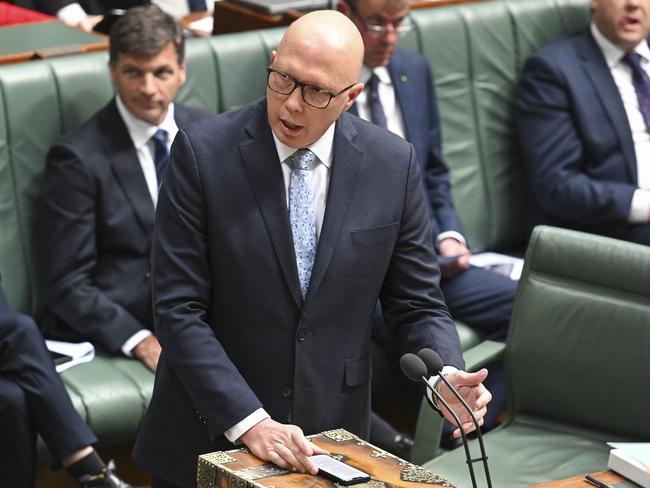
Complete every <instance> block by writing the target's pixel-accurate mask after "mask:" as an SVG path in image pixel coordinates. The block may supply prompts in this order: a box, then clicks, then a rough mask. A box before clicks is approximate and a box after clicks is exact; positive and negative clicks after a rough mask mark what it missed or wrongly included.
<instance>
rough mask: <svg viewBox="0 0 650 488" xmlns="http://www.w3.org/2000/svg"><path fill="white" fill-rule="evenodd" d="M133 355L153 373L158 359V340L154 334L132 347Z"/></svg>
mask: <svg viewBox="0 0 650 488" xmlns="http://www.w3.org/2000/svg"><path fill="white" fill-rule="evenodd" d="M133 355H134V356H135V357H136V358H138V359H139V360H140V361H142V362H143V363H144V365H145V366H146V367H147V368H149V369H150V370H151V371H153V372H154V373H155V372H156V368H157V367H158V360H159V359H160V342H158V339H156V336H153V335H150V336H148V337H147V338H146V339H143V340H142V341H141V342H140V343H139V344H138V345H137V346H135V347H134V348H133Z"/></svg>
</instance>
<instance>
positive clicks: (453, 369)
mask: <svg viewBox="0 0 650 488" xmlns="http://www.w3.org/2000/svg"><path fill="white" fill-rule="evenodd" d="M456 371H458V368H456V367H455V366H444V367H443V368H442V371H440V372H441V373H442V375H443V376H447V375H448V374H451V373H455V372H456ZM438 381H440V375H435V376H431V377H430V378H429V379H428V380H427V383H429V386H431V388H434V389H435V387H436V385H437V384H438ZM427 397H429V400H430V401H431V403H433V405H435V406H436V407H438V410H440V405H439V404H438V399H437V398H436V397H435V396H433V393H431V390H429V388H427Z"/></svg>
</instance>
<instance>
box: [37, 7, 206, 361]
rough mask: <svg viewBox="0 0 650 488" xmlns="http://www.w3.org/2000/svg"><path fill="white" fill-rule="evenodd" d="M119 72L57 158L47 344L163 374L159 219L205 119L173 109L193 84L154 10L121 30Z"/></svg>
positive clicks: (55, 151) (44, 237) (50, 206)
mask: <svg viewBox="0 0 650 488" xmlns="http://www.w3.org/2000/svg"><path fill="white" fill-rule="evenodd" d="M109 67H110V71H111V79H112V81H113V84H114V86H115V89H116V94H115V97H114V98H113V99H112V100H111V101H110V102H109V103H108V105H106V106H105V107H104V108H102V109H101V110H100V111H99V112H97V113H96V114H95V115H94V116H93V117H92V118H91V119H90V120H88V121H87V122H86V123H85V124H83V125H82V126H81V127H79V128H77V129H74V130H73V131H71V132H70V133H68V134H66V135H65V136H63V137H62V138H61V139H59V140H58V141H57V142H56V143H55V144H54V145H53V146H52V148H51V149H50V151H49V153H48V155H47V165H46V170H45V174H44V180H43V187H42V209H41V214H40V216H39V223H40V239H39V245H40V254H41V257H42V259H41V271H42V285H43V287H44V296H45V308H46V310H45V317H44V320H43V322H42V328H43V332H44V335H45V336H46V337H52V338H60V339H64V340H88V341H90V342H92V343H93V344H94V345H95V346H96V347H100V348H102V349H104V350H107V351H109V352H110V353H113V354H125V355H127V356H134V357H136V358H138V359H139V360H141V361H142V362H143V363H144V364H145V365H146V366H147V367H148V368H149V369H151V370H152V371H153V370H155V369H156V364H157V362H158V357H159V355H160V345H159V343H158V340H157V339H156V337H155V336H154V335H153V334H152V332H151V330H152V329H153V317H152V310H151V308H152V307H151V292H150V283H149V281H150V264H149V251H150V248H151V236H152V232H153V222H154V211H155V207H156V202H157V199H158V191H159V188H160V185H161V184H162V182H163V178H164V176H165V173H166V171H167V168H168V165H169V147H170V145H171V142H172V140H173V139H174V136H175V135H176V132H177V131H178V128H179V127H182V126H184V125H186V124H187V123H188V122H190V121H192V120H196V119H197V118H200V117H202V116H203V115H204V114H203V113H202V112H199V111H197V110H194V109H190V108H187V107H183V106H181V105H178V104H174V103H173V100H174V97H175V96H176V92H177V90H178V88H179V87H180V86H181V85H182V84H183V83H184V81H185V64H184V43H183V36H182V30H181V28H180V26H179V25H178V22H177V21H176V20H174V19H173V18H172V17H170V16H169V15H167V14H165V13H163V12H162V11H161V10H160V9H159V8H158V7H156V6H154V5H149V6H145V7H137V8H134V9H131V10H129V12H128V13H127V14H125V15H124V17H123V18H121V19H120V20H119V21H118V22H117V23H116V24H115V26H114V28H113V31H112V34H111V38H110V60H109Z"/></svg>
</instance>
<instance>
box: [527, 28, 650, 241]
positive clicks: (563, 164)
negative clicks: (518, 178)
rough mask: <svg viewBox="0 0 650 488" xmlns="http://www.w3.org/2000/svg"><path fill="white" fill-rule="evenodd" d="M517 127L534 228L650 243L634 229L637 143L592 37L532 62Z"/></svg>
mask: <svg viewBox="0 0 650 488" xmlns="http://www.w3.org/2000/svg"><path fill="white" fill-rule="evenodd" d="M516 127H517V130H518V134H519V143H520V147H521V153H522V158H523V160H524V162H525V165H526V172H527V177H528V183H529V186H530V189H531V191H532V195H533V201H532V202H531V207H532V212H531V224H532V225H537V224H551V225H560V226H565V227H572V228H577V229H580V230H585V231H589V232H595V233H599V234H604V235H609V236H613V237H619V238H622V239H628V240H634V241H641V242H644V241H645V242H646V243H650V232H648V231H649V230H650V229H648V226H647V225H645V226H644V225H641V226H638V225H637V226H635V225H629V224H627V218H628V215H629V211H630V204H631V201H632V195H633V193H634V190H635V189H636V187H637V162H636V156H635V152H634V143H633V141H632V134H631V131H630V126H629V122H628V119H627V116H626V113H625V108H624V106H623V102H622V100H621V97H620V95H619V92H618V89H617V87H616V84H615V83H614V79H613V78H612V75H611V73H610V71H609V68H608V66H607V64H606V61H605V58H604V56H603V54H602V52H601V51H600V48H599V47H598V45H597V44H596V42H595V41H594V39H593V37H592V36H591V33H590V32H588V31H585V32H580V33H576V34H572V35H570V36H568V37H565V38H563V39H560V40H559V41H556V42H554V43H553V44H551V45H549V46H547V47H545V48H544V49H542V50H541V51H539V52H538V53H536V54H534V55H532V56H531V57H530V58H529V59H528V60H527V62H526V64H525V66H524V72H523V75H522V80H521V86H520V89H519V94H518V99H517V117H516ZM532 225H531V227H532ZM644 227H645V230H644ZM644 235H645V237H644Z"/></svg>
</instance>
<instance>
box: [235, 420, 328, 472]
mask: <svg viewBox="0 0 650 488" xmlns="http://www.w3.org/2000/svg"><path fill="white" fill-rule="evenodd" d="M240 440H241V441H242V442H243V443H244V444H245V445H246V447H248V449H250V451H251V452H252V453H253V454H255V455H256V456H257V457H258V458H260V459H262V460H264V461H271V462H272V463H274V464H276V465H278V466H280V467H281V468H284V469H293V470H296V471H300V472H301V473H310V474H316V473H318V468H317V467H316V465H315V464H314V463H313V462H312V461H310V460H309V459H307V458H308V457H309V456H314V455H316V454H329V452H327V451H325V450H324V449H321V448H320V447H318V446H316V445H314V444H312V443H311V442H309V440H307V438H306V437H305V436H304V435H303V433H302V430H301V429H300V427H297V426H295V425H287V424H281V423H279V422H276V421H275V420H272V419H270V418H267V419H264V420H262V421H261V422H259V423H258V424H256V425H254V426H253V427H251V428H250V429H249V430H247V431H246V432H245V433H244V435H242V436H241V438H240Z"/></svg>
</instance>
